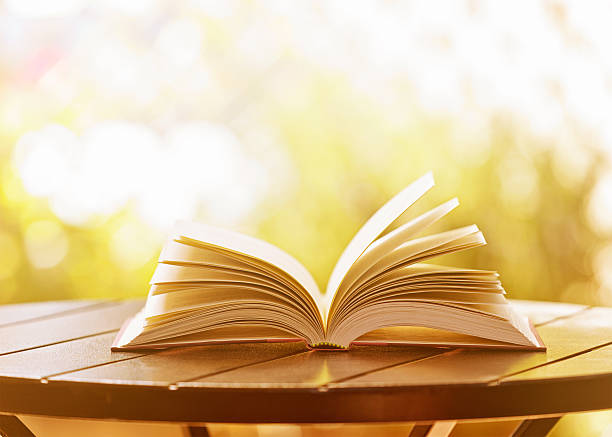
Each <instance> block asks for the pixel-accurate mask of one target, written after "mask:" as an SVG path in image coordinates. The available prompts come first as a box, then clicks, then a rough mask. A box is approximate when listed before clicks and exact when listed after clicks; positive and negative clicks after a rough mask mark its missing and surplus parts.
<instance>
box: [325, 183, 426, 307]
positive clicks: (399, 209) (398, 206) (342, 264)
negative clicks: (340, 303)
mask: <svg viewBox="0 0 612 437" xmlns="http://www.w3.org/2000/svg"><path fill="white" fill-rule="evenodd" d="M433 186H434V179H433V175H432V174H431V172H428V173H426V174H425V175H424V176H421V177H420V178H419V179H417V180H416V181H415V182H413V183H412V184H410V185H408V186H407V187H406V188H404V189H403V190H402V191H400V192H399V193H398V194H397V195H396V196H395V197H393V198H392V199H391V200H389V201H388V202H387V203H385V204H384V205H383V206H382V208H380V209H379V210H378V211H376V213H374V215H373V216H372V217H370V219H369V220H368V221H367V222H366V223H365V224H364V225H363V226H362V227H361V229H359V232H357V234H356V235H355V236H354V237H353V239H352V240H351V242H350V243H349V244H348V246H346V249H344V252H342V255H340V258H339V259H338V262H337V263H336V265H335V267H334V270H333V271H332V274H331V276H330V278H329V282H328V283H327V289H326V299H327V302H328V303H330V302H331V301H332V300H333V296H334V294H335V293H336V290H338V287H339V286H340V283H341V282H342V280H343V279H344V277H345V276H346V274H347V272H348V271H349V269H350V268H351V266H352V265H353V264H354V263H355V261H357V258H359V257H360V256H361V254H362V253H363V252H364V251H365V250H366V249H367V248H368V246H369V245H370V244H372V242H373V241H374V240H376V238H377V237H378V236H379V235H380V234H382V233H383V231H384V230H385V229H387V228H388V227H389V225H390V224H391V223H393V222H394V221H395V220H396V219H397V218H398V217H399V216H400V215H401V214H402V213H403V212H404V211H406V210H407V209H408V208H409V207H410V205H412V204H413V203H414V202H416V201H417V200H418V199H419V198H420V197H421V196H423V194H425V193H426V192H427V191H429V189H431V187H433Z"/></svg>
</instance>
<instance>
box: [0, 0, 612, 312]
mask: <svg viewBox="0 0 612 437" xmlns="http://www.w3.org/2000/svg"><path fill="white" fill-rule="evenodd" d="M30 3H31V4H30ZM36 4H37V3H36V2H35V1H32V2H24V3H19V2H17V3H16V2H9V3H7V4H6V5H5V7H4V9H3V10H0V22H1V23H3V24H4V25H5V26H4V27H3V29H4V33H2V32H0V97H2V98H1V99H0V126H1V128H0V181H1V184H0V289H1V290H2V293H1V294H0V303H7V302H22V301H32V300H44V299H65V298H81V297H82V298H103V297H104V298H107V297H128V296H144V294H145V293H146V289H147V282H148V279H149V277H150V275H151V273H152V271H153V269H154V266H155V260H156V256H157V254H158V253H159V248H160V247H161V244H162V242H163V240H164V238H165V234H166V232H167V231H168V227H169V224H170V223H171V222H172V220H173V219H176V218H191V219H196V220H202V221H206V222H210V223H214V224H219V225H223V226H227V227H230V228H234V229H237V230H242V231H245V232H248V233H252V234H255V235H257V236H259V237H261V238H264V239H266V240H269V241H271V242H272V243H274V244H277V245H278V246H280V247H282V248H283V249H285V250H287V251H288V252H289V253H291V254H293V255H294V256H296V258H298V259H299V260H300V261H302V262H303V263H304V265H305V266H306V267H307V268H308V269H309V270H310V271H311V272H312V273H313V275H314V276H315V278H316V280H317V282H318V283H319V285H320V287H321V288H322V289H324V287H325V284H326V281H327V277H328V276H329V274H330V272H331V270H332V268H333V265H334V263H335V261H336V259H337V258H338V256H339V254H340V253H341V252H342V250H343V248H344V247H345V245H346V244H347V243H348V241H349V240H350V238H351V237H352V236H353V235H354V233H355V232H356V231H357V230H358V228H359V227H360V226H361V224H363V222H364V221H365V220H366V219H367V218H368V217H369V216H370V215H371V214H372V213H373V212H374V211H375V210H376V209H377V208H378V207H380V206H381V205H382V204H383V203H384V202H385V201H386V200H388V199H389V198H390V197H392V196H393V195H394V194H395V193H397V192H398V191H399V190H401V189H402V188H403V187H404V186H406V185H407V184H409V183H410V182H411V181H413V180H414V179H415V178H417V177H419V176H421V175H422V174H423V173H425V172H426V171H429V170H433V173H434V176H435V178H436V182H437V186H436V188H435V189H434V190H432V192H431V193H428V195H427V196H425V198H423V199H421V200H420V201H419V202H418V204H417V205H415V207H414V208H411V209H410V210H409V211H408V213H407V215H408V216H414V214H416V213H418V212H422V211H425V210H427V209H429V208H431V207H433V206H435V205H437V204H438V203H440V202H442V201H445V200H447V199H449V198H451V197H454V196H458V197H459V199H460V201H461V207H460V208H459V209H457V210H456V211H454V212H453V213H452V214H451V215H450V216H449V217H448V218H445V219H444V220H443V222H442V223H440V224H439V225H436V227H435V228H434V229H433V230H440V229H449V228H451V227H458V226H463V225H467V224H472V223H476V224H477V225H478V226H479V227H480V228H481V229H482V230H483V232H484V234H485V236H486V238H487V240H488V242H489V244H488V245H487V246H486V247H484V248H480V249H477V250H472V251H468V252H466V253H460V254H456V255H452V256H447V257H443V258H440V259H437V260H435V261H436V262H440V263H447V264H451V265H461V266H469V267H475V268H487V269H494V270H497V271H499V272H500V273H501V275H502V280H503V283H504V285H505V287H506V289H507V290H508V292H509V296H510V297H515V298H529V299H545V300H562V301H569V302H578V303H585V304H610V303H611V302H612V291H611V287H612V274H610V273H609V271H610V269H609V268H608V267H607V266H608V265H609V264H610V263H611V262H612V245H611V244H610V240H609V239H610V236H611V231H612V220H610V219H609V218H606V217H609V216H610V214H609V211H612V209H611V208H612V206H611V205H612V201H611V200H610V199H612V188H611V187H610V183H608V182H606V181H610V180H612V179H611V178H610V174H611V170H610V156H611V155H610V151H609V144H608V142H607V140H606V138H607V137H606V135H607V132H608V131H607V130H605V126H608V125H609V124H610V123H608V124H606V123H600V124H597V123H596V121H597V122H599V118H597V117H598V116H599V115H598V114H599V113H600V112H601V113H602V114H603V113H604V111H603V110H604V109H605V107H606V106H605V105H607V104H608V103H609V100H610V99H609V95H606V96H608V97H603V98H602V99H603V100H596V97H595V96H600V95H601V93H600V92H599V91H598V90H599V89H598V88H596V87H595V86H596V85H597V84H599V82H597V81H596V80H594V78H598V77H599V75H605V74H608V70H605V71H604V70H602V71H601V72H599V71H598V70H593V69H596V68H599V64H598V62H599V61H598V59H599V58H597V56H604V55H603V54H600V55H597V54H595V55H592V56H591V58H586V57H584V59H583V58H581V62H583V64H580V65H581V68H582V67H583V70H579V71H578V73H577V74H578V75H577V76H576V77H574V76H572V77H571V78H569V79H568V78H566V77H565V76H562V75H561V72H562V69H560V70H559V74H560V75H559V77H557V76H555V75H554V74H556V73H557V71H556V70H554V69H553V70H551V69H552V68H553V67H551V65H552V66H555V65H557V64H554V63H553V64H550V65H549V64H546V62H568V63H570V64H571V65H573V66H576V65H577V64H576V62H575V60H576V58H575V56H577V54H576V53H575V52H574V51H575V50H574V49H575V47H576V46H574V45H572V44H570V43H569V42H567V41H566V40H567V35H569V34H573V33H572V32H579V33H580V34H581V35H583V36H584V38H583V40H581V41H583V42H582V43H581V44H591V45H592V46H593V47H599V45H598V44H600V41H599V39H597V38H595V37H593V35H592V34H590V33H589V32H591V31H592V32H595V30H593V29H595V28H596V27H597V26H595V27H593V26H585V25H584V23H583V22H582V21H580V20H579V17H581V15H580V14H577V12H576V10H575V5H564V4H561V3H560V4H559V5H558V7H556V8H550V7H548V6H546V5H537V6H531V5H522V6H521V8H524V11H523V12H522V14H524V15H526V16H533V17H534V18H533V20H532V21H533V22H531V21H530V22H529V24H525V25H526V26H528V27H525V29H523V30H521V31H517V30H516V29H514V28H513V27H505V26H501V27H500V26H498V27H495V26H492V27H491V26H489V24H490V23H497V24H500V23H502V22H500V21H499V20H500V19H501V18H500V17H502V16H503V14H501V15H500V13H501V12H500V11H499V10H496V8H491V5H489V4H482V5H471V6H470V5H468V4H467V3H465V4H464V3H461V4H459V3H457V4H454V6H453V7H454V8H456V9H457V11H456V12H457V14H456V15H453V16H452V17H451V16H449V17H446V18H444V17H441V18H440V20H442V22H438V21H436V20H433V18H432V17H431V14H430V12H431V10H429V9H427V8H425V9H423V8H424V6H419V5H417V4H413V3H411V2H406V3H401V2H400V3H397V4H385V5H384V6H375V4H374V3H369V2H364V3H359V5H358V6H355V8H354V9H352V10H351V11H350V13H348V12H349V11H347V10H344V9H343V8H337V7H336V6H337V5H336V6H334V4H335V3H334V4H324V3H319V2H314V3H312V4H310V5H302V6H301V7H300V8H299V9H297V10H295V9H288V8H285V7H283V6H282V5H280V4H269V5H267V6H266V7H256V6H255V5H254V4H253V3H252V2H249V1H244V2H240V1H237V2H230V3H227V4H225V5H224V6H219V5H216V6H215V5H213V4H212V3H211V4H209V3H207V2H185V3H178V4H176V5H174V4H173V5H172V6H171V4H170V3H168V4H166V3H163V2H152V3H151V4H150V5H149V4H147V5H144V4H143V5H141V6H138V7H136V6H134V7H133V8H132V7H128V6H125V5H121V4H120V3H109V4H104V5H97V6H95V7H94V6H92V7H89V8H88V7H85V6H84V4H81V3H80V2H74V4H73V3H70V5H66V7H65V8H64V9H62V8H59V6H58V8H59V9H58V10H54V9H53V8H48V9H45V8H41V7H36ZM39 6H40V5H39ZM585 10H586V9H585ZM58 11H59V12H58ZM502 12H503V11H502ZM511 12H512V11H506V12H504V13H511ZM514 12H516V11H514ZM514 12H512V13H514ZM582 12H584V11H582ZM582 12H581V13H582ZM598 12H599V11H595V12H593V11H591V15H589V16H593V17H595V16H598V15H599V14H598ZM529 14H531V15H529ZM519 15H520V14H519ZM402 17H404V18H402ZM453 17H454V18H453ZM404 19H405V20H409V21H410V20H411V21H410V23H412V27H411V29H412V30H411V32H413V33H410V32H408V31H407V30H406V29H407V27H406V26H405V25H404V22H403V21H402V20H404ZM444 20H450V21H448V23H447V24H449V25H442V24H444V23H446V22H447V21H444ZM489 21H490V23H489ZM591 21H592V20H591ZM83 23H85V24H83ZM441 23H442V24H441ZM502 24H503V23H502ZM312 26H314V27H316V28H317V29H319V32H320V34H318V35H312V33H311V29H312V28H313V27H312ZM542 26H544V27H545V29H547V31H548V32H549V33H548V34H546V35H544V34H543V33H541V32H542V30H541V29H542ZM408 27H410V26H408ZM374 28H375V29H379V30H380V31H381V32H383V33H384V35H383V36H384V38H383V37H381V38H382V39H377V38H378V37H379V36H380V35H378V34H377V33H376V32H373V31H372V29H374ZM603 28H606V27H605V26H604V27H603ZM597 29H600V30H601V29H602V27H601V26H599V27H597ZM394 32H395V33H394ZM398 32H399V33H398ZM403 32H405V33H403ZM470 32H477V35H480V36H490V38H488V39H487V38H484V39H483V38H476V39H475V40H472V39H469V38H468V39H466V35H470ZM478 32H480V33H478ZM525 32H527V33H529V32H531V35H534V37H533V38H532V39H530V41H532V42H533V44H535V45H536V46H537V47H538V48H540V49H542V50H544V49H546V48H547V44H549V45H550V46H551V47H552V46H555V47H558V45H555V44H565V45H562V49H561V51H560V52H559V53H557V52H555V56H556V58H555V59H554V60H552V61H551V60H549V59H548V58H546V59H543V60H542V63H541V64H537V65H536V64H530V63H529V62H531V61H530V60H533V55H534V52H533V51H532V50H533V47H531V46H530V45H525V44H524V42H525V41H524V37H525V36H524V33H525ZM377 35H378V36H377ZM381 35H382V34H381ZM419 35H421V36H419ZM545 36H546V37H545ZM504 38H505V39H504ZM398 41H400V42H402V43H401V44H400V43H398ZM504 41H506V43H504ZM16 42H17V43H18V45H20V46H21V47H22V49H21V50H16V48H15V44H16ZM487 44H488V45H487ZM508 44H509V45H508ZM466 50H467V51H466ZM470 50H471V51H470ZM492 52H495V53H497V55H499V56H502V55H503V56H507V57H508V59H519V61H518V62H515V63H513V64H512V63H508V62H509V61H508V60H507V59H506V58H504V57H497V58H491V59H489V60H485V61H483V62H484V63H487V62H488V64H487V65H486V66H480V64H479V63H474V62H469V59H471V58H469V59H468V62H466V61H465V60H463V59H461V56H467V55H470V56H479V55H483V56H484V55H485V54H486V53H492ZM506 52H507V53H506ZM566 52H567V53H566ZM583 52H584V53H600V52H592V51H588V50H587V49H584V50H583ZM457 53H458V54H457ZM497 55H496V56H497ZM566 55H567V56H566ZM551 56H552V54H551ZM581 56H582V55H581ZM584 56H586V55H584ZM551 59H552V58H551ZM602 59H603V58H602ZM606 59H607V58H606ZM560 60H561V61H560ZM603 64H605V65H608V64H607V63H605V62H604V63H602V65H603ZM484 67H486V69H484ZM521 68H522V69H521ZM602 68H603V67H602ZM606 68H607V67H606ZM538 69H539V70H538ZM540 70H541V71H540ZM551 71H552V73H554V74H553V75H552V76H550V75H551V74H552V73H551ZM511 73H512V74H511ZM515 73H516V74H515ZM600 73H601V74H600ZM483 74H485V75H489V76H486V77H484V78H483V76H482V75H483ZM513 74H514V75H515V76H516V77H517V78H519V79H520V80H519V79H517V80H516V81H515V80H514V76H513ZM543 75H544V76H543ZM546 75H548V76H546ZM523 76H525V77H523ZM549 76H550V77H549ZM542 77H549V79H550V80H549V82H550V83H549V82H546V84H545V85H542V83H543V82H541V81H542V80H543V79H542ZM602 77H603V76H602ZM460 78H462V79H461V80H459V79H460ZM498 78H499V80H500V83H499V84H498V83H496V80H497V79H498ZM526 78H527V79H528V80H527V79H526ZM574 79H576V80H574ZM502 80H505V82H503V83H502V82H501V81H502ZM462 81H463V82H462ZM589 81H590V82H589ZM585 83H586V84H589V83H590V84H591V85H589V86H591V88H588V89H586V88H585V89H582V88H576V87H579V86H582V85H581V84H585ZM597 86H598V85H597ZM521 87H524V88H521ZM549 88H550V90H552V91H550V93H548V94H546V93H544V94H546V95H544V94H542V95H540V94H541V93H542V92H543V90H548V89H549ZM576 89H578V91H581V92H580V93H577V92H576ZM466 90H467V91H466ZM555 90H556V91H555ZM553 91H554V92H553ZM534 96H535V97H534ZM576 96H578V97H583V99H582V100H580V99H578V100H576V99H577V97H576ZM589 99H590V100H589ZM500 102H501V103H500ZM586 104H592V107H593V108H594V109H593V111H590V112H589V111H586V112H585V111H583V109H584V108H585V107H586V106H585V105H586ZM598 105H600V106H598ZM601 105H603V106H601ZM581 111H582V112H581ZM589 117H590V118H589ZM595 125H597V126H601V127H602V129H603V131H602V132H603V133H601V132H599V133H598V131H597V130H596V129H594V128H593V126H595ZM600 133H601V135H600ZM153 143H155V144H153ZM135 181H136V182H135ZM602 181H603V182H602ZM138 182H139V183H138ZM604 182H605V183H604Z"/></svg>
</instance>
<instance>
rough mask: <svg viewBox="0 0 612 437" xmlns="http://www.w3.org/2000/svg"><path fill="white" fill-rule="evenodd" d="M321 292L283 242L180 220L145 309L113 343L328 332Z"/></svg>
mask: <svg viewBox="0 0 612 437" xmlns="http://www.w3.org/2000/svg"><path fill="white" fill-rule="evenodd" d="M321 300H322V296H321V293H320V292H319V290H318V288H317V285H316V283H315V281H314V280H313V278H312V276H311V275H310V273H308V271H307V270H306V269H305V268H304V267H303V266H302V265H301V264H300V263H299V262H298V261H296V260H295V259H294V258H293V257H291V256H290V255H288V254H286V253H285V252H283V251H282V250H280V249H279V248H277V247H275V246H273V245H271V244H269V243H266V242H264V241H261V240H258V239H256V238H253V237H249V236H246V235H243V234H239V233H236V232H232V231H228V230H224V229H219V228H215V227H212V226H207V225H204V224H198V223H191V222H179V223H177V225H176V226H175V228H174V231H173V233H172V235H171V237H170V238H169V239H168V241H167V242H166V244H165V246H164V248H163V250H162V252H161V254H160V257H159V262H158V265H157V268H156V270H155V272H154V274H153V277H152V278H151V289H150V292H149V297H148V298H147V302H146V304H145V307H144V308H143V310H142V311H141V312H140V313H139V314H137V315H136V316H135V317H134V318H132V319H131V320H130V321H129V322H128V323H126V324H125V326H124V328H123V329H122V331H121V333H120V335H119V336H118V337H117V340H116V342H115V345H114V348H115V349H139V348H157V347H170V346H179V345H191V344H209V343H217V342H245V341H249V342H250V341H299V340H306V341H307V342H308V343H309V344H317V343H319V342H321V341H322V340H323V339H324V337H325V324H324V320H323V318H324V317H323V314H322V311H321V308H322V306H323V305H322V304H321V303H320V302H321Z"/></svg>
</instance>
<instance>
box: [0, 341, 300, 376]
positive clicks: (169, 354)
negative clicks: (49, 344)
mask: <svg viewBox="0 0 612 437" xmlns="http://www.w3.org/2000/svg"><path fill="white" fill-rule="evenodd" d="M109 348H110V346H109ZM305 350H307V349H306V345H305V344H304V343H270V344H266V343H245V344H230V345H211V346H199V347H190V348H178V349H170V350H166V351H162V352H158V353H155V354H151V355H147V356H143V357H139V358H138V359H134V360H129V361H121V362H117V363H110V364H107V365H103V366H98V367H93V368H90V369H85V370H80V371H76V372H71V373H69V374H65V375H60V376H57V377H53V378H50V380H53V381H81V382H96V383H100V382H103V383H110V384H141V385H162V386H168V385H170V384H173V383H175V382H177V381H184V380H189V379H192V378H198V377H202V376H205V375H210V374H216V373H220V372H225V371H230V370H231V369H235V368H237V367H243V366H248V365H252V364H254V363H259V362H262V361H268V360H273V359H275V358H281V357H285V356H287V355H291V354H295V353H299V352H303V351H305ZM115 353H117V352H113V353H112V354H113V355H114V354H115ZM0 364H1V363H0ZM268 376H270V375H268Z"/></svg>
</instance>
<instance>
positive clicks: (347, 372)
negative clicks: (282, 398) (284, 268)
mask: <svg viewBox="0 0 612 437" xmlns="http://www.w3.org/2000/svg"><path fill="white" fill-rule="evenodd" d="M448 351H449V349H442V348H425V347H423V348H420V347H411V348H405V347H401V346H356V347H354V348H352V349H351V350H350V351H309V352H306V353H303V354H299V355H293V356H290V357H287V358H283V359H280V360H274V361H270V362H267V363H262V364H257V365H253V366H248V367H243V368H240V369H236V370H233V371H230V372H225V373H220V374H217V375H212V376H208V377H204V378H200V379H198V380H196V381H189V382H180V383H179V384H178V385H179V386H185V387H202V386H216V387H219V386H221V387H253V386H255V387H321V386H323V385H326V384H328V383H330V382H331V381H336V380H341V379H344V378H349V377H352V376H354V375H359V374H362V373H364V372H371V371H373V370H376V369H380V368H383V367H388V366H394V365H398V364H400V363H405V362H408V361H415V360H419V359H422V358H426V357H430V356H433V355H436V354H440V353H443V352H448Z"/></svg>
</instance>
